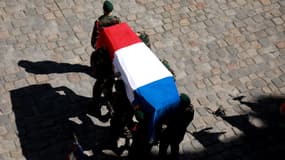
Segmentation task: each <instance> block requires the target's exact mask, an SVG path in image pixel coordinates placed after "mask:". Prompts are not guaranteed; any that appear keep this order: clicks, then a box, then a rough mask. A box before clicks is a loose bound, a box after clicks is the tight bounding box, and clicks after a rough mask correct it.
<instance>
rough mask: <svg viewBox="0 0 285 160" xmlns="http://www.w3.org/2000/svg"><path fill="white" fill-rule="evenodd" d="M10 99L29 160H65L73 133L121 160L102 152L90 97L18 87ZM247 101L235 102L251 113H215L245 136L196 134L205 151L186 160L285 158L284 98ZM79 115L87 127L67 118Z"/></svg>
mask: <svg viewBox="0 0 285 160" xmlns="http://www.w3.org/2000/svg"><path fill="white" fill-rule="evenodd" d="M18 64H19V66H21V67H23V68H25V69H26V71H27V72H30V73H35V74H50V73H68V72H82V73H85V74H88V75H89V76H92V74H91V69H90V67H88V66H82V65H77V64H75V65H73V64H66V63H56V62H52V61H41V62H30V61H24V60H22V61H19V63H18ZM92 77H93V76H92ZM10 95H11V100H12V105H13V111H14V112H15V117H16V124H17V128H18V134H19V138H20V142H21V146H22V150H23V153H24V155H25V157H26V158H27V159H41V160H50V159H53V160H63V159H66V156H67V154H68V153H69V152H70V151H71V149H72V143H73V136H72V134H73V133H75V134H76V135H77V136H78V139H79V142H80V144H81V145H82V146H83V148H84V149H86V150H89V149H90V150H92V151H93V152H94V154H95V156H92V157H90V159H96V160H115V159H118V158H116V157H110V156H107V155H103V154H102V153H101V150H102V149H104V148H108V147H110V144H108V143H109V137H110V134H109V127H102V126H96V125H94V123H92V121H91V119H90V117H89V116H86V113H87V110H88V106H90V105H92V103H91V98H87V97H83V96H79V95H76V94H75V93H74V92H73V91H71V90H70V89H68V88H67V87H59V88H53V87H52V86H51V85H49V84H42V85H33V86H28V87H24V88H20V89H16V90H13V91H11V92H10ZM244 99H245V96H239V97H234V98H233V100H235V101H237V102H239V103H240V105H239V107H241V109H242V107H245V106H247V107H249V108H250V109H251V111H250V112H249V113H247V114H244V115H236V116H227V115H222V114H221V115H215V116H218V117H217V118H220V119H221V120H224V121H225V122H227V123H228V125H230V126H232V128H231V129H232V132H233V134H239V135H240V137H238V138H235V139H232V138H230V137H227V133H225V132H224V131H223V130H220V129H218V128H217V126H212V127H209V126H208V128H204V129H202V130H200V131H196V132H194V133H192V135H193V136H194V137H195V139H196V140H198V142H199V143H200V144H201V145H202V146H203V148H205V150H202V151H200V152H195V153H184V154H183V155H181V156H180V157H181V159H189V158H190V159H197V160H198V159H199V160H201V159H203V160H207V159H211V160H216V159H219V160H224V159H231V160H240V159H242V160H243V159H244V160H245V159H262V160H263V159H264V160H265V159H284V156H283V155H284V153H285V136H284V135H285V119H283V118H282V117H281V116H280V114H279V107H280V105H281V103H283V102H285V97H277V96H260V97H258V98H257V100H256V101H245V100H244ZM233 107H235V106H233ZM75 116H77V117H78V118H79V119H80V120H81V121H82V124H80V125H79V124H75V123H73V122H71V121H69V120H68V118H70V117H75ZM95 116H98V115H95ZM97 118H100V117H97ZM220 137H224V138H225V139H226V140H221V138H220ZM234 137H236V136H234ZM192 146H193V144H192ZM194 147H195V145H194ZM196 147H197V146H196ZM152 159H157V157H156V156H154V157H153V158H152Z"/></svg>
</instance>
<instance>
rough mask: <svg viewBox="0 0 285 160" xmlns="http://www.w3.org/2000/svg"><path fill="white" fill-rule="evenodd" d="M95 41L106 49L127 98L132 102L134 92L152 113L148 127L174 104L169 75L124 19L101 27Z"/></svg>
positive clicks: (173, 86) (176, 99)
mask: <svg viewBox="0 0 285 160" xmlns="http://www.w3.org/2000/svg"><path fill="white" fill-rule="evenodd" d="M98 44H99V46H100V45H101V46H104V47H106V48H107V49H108V51H109V53H110V57H111V58H112V61H113V64H114V68H115V72H120V73H121V79H122V80H123V81H124V82H125V86H126V90H127V95H128V98H129V100H130V101H131V102H133V101H134V100H135V97H134V94H136V95H137V96H138V97H139V101H140V102H143V103H142V104H141V105H142V106H143V107H144V109H145V110H147V111H151V112H152V113H153V114H152V121H151V127H153V128H154V127H155V125H156V124H157V122H158V120H159V119H160V118H161V117H162V116H163V115H164V114H165V112H167V111H169V110H172V109H175V107H177V106H178V103H179V101H180V100H179V94H178V91H177V87H176V84H175V81H174V77H173V75H172V74H171V73H170V71H169V70H168V69H167V68H166V67H165V66H164V65H163V64H162V63H161V61H160V60H159V59H158V58H157V56H156V55H155V54H154V53H153V52H152V51H151V50H150V48H148V47H147V46H146V45H145V44H144V43H143V42H142V41H141V40H140V38H139V37H138V36H137V34H136V33H135V32H134V31H132V29H131V28H130V27H129V26H128V25H127V24H126V23H120V24H117V25H114V26H111V27H106V28H104V29H103V30H102V31H101V32H100V35H99V42H98Z"/></svg>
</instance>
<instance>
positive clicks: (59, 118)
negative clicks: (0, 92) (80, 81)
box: [10, 84, 110, 160]
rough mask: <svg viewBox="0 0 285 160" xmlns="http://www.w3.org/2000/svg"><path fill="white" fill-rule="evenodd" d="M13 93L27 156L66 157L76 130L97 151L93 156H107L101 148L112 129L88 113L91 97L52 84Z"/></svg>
mask: <svg viewBox="0 0 285 160" xmlns="http://www.w3.org/2000/svg"><path fill="white" fill-rule="evenodd" d="M10 96H11V102H12V109H13V111H14V113H15V121H16V126H17V130H18V136H19V139H20V143H21V147H22V151H23V154H24V156H25V157H26V158H27V159H41V160H51V159H53V160H62V159H66V158H67V155H68V154H69V153H70V152H71V151H72V147H73V142H74V138H73V134H76V135H77V136H78V140H79V143H80V144H81V145H82V147H83V148H84V149H86V150H92V151H93V152H94V155H93V157H94V156H96V158H97V157H98V156H99V157H100V156H101V159H102V157H103V158H104V155H102V154H101V151H100V148H105V146H106V145H108V139H110V136H109V132H110V131H109V127H108V126H107V125H106V126H100V125H96V124H94V123H93V122H92V121H91V118H90V117H91V116H87V114H86V113H87V110H88V107H89V106H90V105H92V100H91V98H87V97H83V96H79V95H76V94H75V93H74V92H73V91H72V90H70V89H68V88H67V87H57V88H53V87H52V86H51V85H50V84H40V85H32V86H27V87H24V88H20V89H16V90H12V91H10ZM71 117H78V119H79V120H80V121H81V122H82V123H80V124H76V123H74V122H73V121H70V120H69V119H70V118H71ZM93 118H95V117H93ZM105 157H106V156H105ZM91 158H92V157H91ZM97 159H98V158H97Z"/></svg>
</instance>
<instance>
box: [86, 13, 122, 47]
mask: <svg viewBox="0 0 285 160" xmlns="http://www.w3.org/2000/svg"><path fill="white" fill-rule="evenodd" d="M119 23H121V20H120V18H119V17H117V16H108V15H102V16H101V17H99V18H98V20H96V21H95V23H94V27H93V32H92V37H91V46H92V47H93V48H95V44H96V40H97V37H98V35H99V32H100V30H101V29H102V28H103V27H109V26H112V25H115V24H119Z"/></svg>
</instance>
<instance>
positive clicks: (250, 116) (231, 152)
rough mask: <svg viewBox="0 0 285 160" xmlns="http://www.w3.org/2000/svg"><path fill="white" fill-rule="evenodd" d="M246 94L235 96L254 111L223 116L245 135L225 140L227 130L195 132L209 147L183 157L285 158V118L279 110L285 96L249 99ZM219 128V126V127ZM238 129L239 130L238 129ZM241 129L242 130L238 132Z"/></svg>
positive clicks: (203, 144) (206, 146) (204, 144)
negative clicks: (246, 98)
mask: <svg viewBox="0 0 285 160" xmlns="http://www.w3.org/2000/svg"><path fill="white" fill-rule="evenodd" d="M244 98H245V96H240V97H235V98H233V100H236V101H238V102H239V103H240V107H246V106H247V107H249V108H250V109H251V111H250V112H249V113H247V114H244V115H237V116H227V115H222V116H219V117H220V118H222V119H223V120H224V121H226V122H227V123H228V124H230V125H231V126H232V129H233V128H236V129H233V133H235V132H236V133H235V134H240V135H241V136H240V137H238V138H236V139H231V138H229V137H228V138H227V137H225V138H227V140H224V141H221V138H219V137H221V136H226V134H225V135H223V134H224V132H221V131H219V129H217V128H216V129H215V128H212V127H209V128H205V129H202V130H200V131H197V132H194V133H193V134H192V135H193V136H194V137H195V138H196V139H197V140H198V141H199V143H201V145H202V146H203V147H204V148H205V150H204V151H202V152H199V153H186V155H183V157H192V159H211V160H212V159H231V160H233V159H236V160H237V159H262V160H263V159H264V160H265V159H284V153H285V136H284V135H285V119H284V117H281V115H280V113H279V111H280V110H279V109H280V106H281V104H282V103H284V102H285V97H278V96H276V97H275V96H260V97H258V98H257V100H256V101H253V102H248V101H244V100H243V99H244ZM215 127H216V126H215ZM237 129H238V130H239V131H237ZM238 132H239V133H238Z"/></svg>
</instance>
